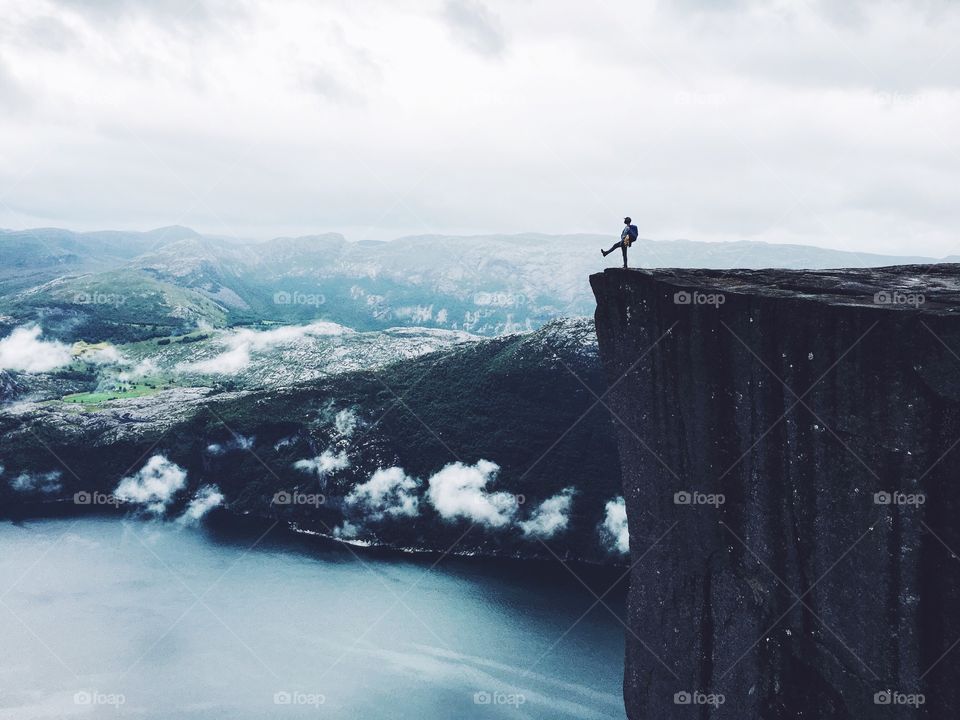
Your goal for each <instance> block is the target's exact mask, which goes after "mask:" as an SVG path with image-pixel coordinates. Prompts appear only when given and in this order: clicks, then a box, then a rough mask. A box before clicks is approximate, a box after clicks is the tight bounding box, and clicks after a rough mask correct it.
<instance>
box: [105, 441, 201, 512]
mask: <svg viewBox="0 0 960 720" xmlns="http://www.w3.org/2000/svg"><path fill="white" fill-rule="evenodd" d="M186 483H187V472H186V470H184V469H183V468H182V467H180V466H179V465H177V464H176V463H174V462H171V461H170V460H167V458H165V457H164V456H163V455H154V456H153V457H151V458H150V459H149V460H147V463H146V465H144V466H143V467H142V468H141V469H140V470H139V471H138V472H137V473H136V474H134V475H131V476H129V477H125V478H123V479H122V480H121V481H120V484H119V485H117V489H116V490H115V491H114V495H115V496H116V497H117V498H119V499H121V500H126V501H127V502H132V503H136V504H137V505H143V506H145V508H146V510H147V511H148V512H150V513H153V514H154V515H162V514H163V513H164V512H165V511H166V509H167V505H169V504H170V502H171V501H172V500H173V497H174V495H176V494H177V493H178V492H179V491H180V490H182V489H183V487H184V485H186Z"/></svg>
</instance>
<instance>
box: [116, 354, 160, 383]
mask: <svg viewBox="0 0 960 720" xmlns="http://www.w3.org/2000/svg"><path fill="white" fill-rule="evenodd" d="M158 370H159V368H158V367H157V363H156V362H155V361H154V360H153V358H144V359H143V360H141V361H140V362H138V363H137V364H136V365H134V366H133V367H132V368H130V369H129V370H124V371H123V372H121V373H120V374H119V375H118V376H117V377H118V378H119V379H120V380H122V381H123V382H130V381H131V380H139V379H140V378H142V377H146V376H147V375H154V374H156V373H157V371H158Z"/></svg>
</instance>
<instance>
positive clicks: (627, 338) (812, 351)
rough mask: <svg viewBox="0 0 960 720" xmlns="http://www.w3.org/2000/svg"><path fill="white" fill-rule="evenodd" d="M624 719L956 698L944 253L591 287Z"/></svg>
mask: <svg viewBox="0 0 960 720" xmlns="http://www.w3.org/2000/svg"><path fill="white" fill-rule="evenodd" d="M590 283H591V286H592V288H593V291H594V294H595V296H596V299H597V310H596V315H595V319H596V328H597V335H598V339H599V343H600V354H601V358H602V361H603V364H604V368H605V372H606V377H607V381H608V388H609V389H608V391H607V394H606V395H605V396H604V397H603V402H604V403H605V404H606V405H607V407H608V409H609V411H610V412H611V415H612V416H613V418H614V422H615V424H616V426H617V432H618V440H619V452H620V460H621V465H622V469H623V482H624V497H625V499H626V506H627V515H628V519H629V527H630V542H631V563H632V564H631V589H630V594H629V601H628V625H629V628H628V633H627V657H626V671H625V683H624V695H625V700H626V705H627V713H628V715H629V717H630V718H631V719H632V720H639V719H644V720H647V719H651V718H658V719H659V718H674V717H677V718H681V717H697V718H701V719H704V718H711V719H726V718H731V719H733V718H736V719H737V720H740V719H745V718H763V719H764V720H768V719H771V718H804V719H806V720H813V719H817V718H824V719H826V718H831V719H836V718H858V719H859V718H870V719H871V720H872V719H874V718H886V717H890V718H916V717H931V718H945V717H952V716H954V715H955V712H956V708H957V707H960V612H958V610H960V604H958V601H960V560H958V558H957V556H956V555H955V554H954V552H955V551H960V531H958V524H960V520H958V518H960V512H958V511H960V488H958V485H957V483H958V476H960V473H958V471H960V447H957V446H958V444H960V265H950V264H943V265H923V266H899V267H886V268H868V269H856V270H831V271H790V270H752V271H748V270H733V271H712V270H670V269H665V270H652V271H646V270H620V269H609V270H606V271H605V272H602V273H597V274H595V275H592V276H591V277H590Z"/></svg>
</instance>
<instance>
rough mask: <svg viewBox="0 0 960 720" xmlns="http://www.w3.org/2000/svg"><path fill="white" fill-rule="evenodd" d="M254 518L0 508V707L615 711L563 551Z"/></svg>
mask: <svg viewBox="0 0 960 720" xmlns="http://www.w3.org/2000/svg"><path fill="white" fill-rule="evenodd" d="M260 534H261V532H260V531H258V532H256V533H250V532H230V533H226V532H225V531H222V530H221V531H217V532H213V531H210V530H202V529H195V528H194V529H190V528H181V527H179V526H177V525H174V524H159V523H146V522H141V521H135V520H120V519H117V518H84V519H80V520H44V521H27V522H25V523H22V524H17V525H14V524H11V523H2V524H0V718H17V720H20V719H21V718H24V719H28V718H62V717H87V718H112V719H117V718H157V719H160V718H163V719H164V720H167V719H168V718H195V719H197V720H200V719H202V720H208V719H213V718H224V719H226V718H229V719H231V720H241V719H245V718H279V719H281V720H282V719H283V718H291V719H293V718H305V717H310V718H331V719H337V720H340V719H343V720H378V719H380V718H383V719H386V718H391V719H393V718H416V719H417V720H449V719H450V718H618V719H621V720H622V718H624V717H625V715H624V712H623V704H622V700H621V694H620V691H621V681H622V677H621V676H622V667H623V644H624V639H623V638H624V628H623V626H622V625H621V624H620V622H619V621H618V620H617V618H616V617H614V616H613V615H612V614H611V613H610V612H609V611H608V610H607V609H605V608H604V607H603V606H601V605H597V606H595V607H594V608H593V609H592V610H590V607H591V605H593V604H594V602H595V598H594V597H593V595H591V594H590V593H589V592H588V590H587V589H586V588H585V587H584V586H583V585H582V584H581V582H580V581H579V580H577V579H576V578H574V577H573V576H572V575H571V574H570V573H569V572H568V571H567V570H566V569H564V568H563V567H560V566H544V565H536V564H522V563H516V562H494V561H480V560H469V559H456V560H450V559H448V560H444V561H443V562H441V563H440V564H438V565H437V566H436V567H433V568H432V569H431V565H432V564H433V562H434V561H435V558H433V557H429V558H427V557H424V558H411V557H408V556H391V555H384V554H382V553H381V554H371V553H368V552H367V553H364V552H361V553H357V554H354V553H353V552H350V551H347V550H344V549H343V548H335V547H328V546H326V545H320V546H318V545H317V543H316V542H308V541H306V540H298V539H292V538H290V537H289V536H288V535H284V534H282V533H279V532H277V531H273V532H270V533H268V534H267V535H266V536H265V537H263V538H261V539H260V541H259V542H257V543H256V545H254V543H255V542H256V541H257V539H258V537H259V536H260ZM251 546H253V547H251ZM575 570H576V571H577V573H578V574H580V575H581V576H582V577H583V578H584V579H585V580H586V581H587V583H588V584H590V585H591V586H592V587H593V589H594V591H595V592H596V593H597V594H601V593H603V592H604V591H605V590H606V589H607V587H608V586H609V585H610V583H611V582H612V580H613V578H615V576H616V574H611V573H609V572H600V571H589V570H584V569H582V568H575ZM604 601H605V602H606V603H607V604H609V605H610V607H611V608H614V609H615V610H616V611H618V612H620V611H622V605H623V592H622V588H619V587H618V588H617V589H615V590H614V591H613V592H611V593H610V595H608V596H607V597H606V598H605V600H604Z"/></svg>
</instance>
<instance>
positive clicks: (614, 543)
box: [600, 497, 630, 555]
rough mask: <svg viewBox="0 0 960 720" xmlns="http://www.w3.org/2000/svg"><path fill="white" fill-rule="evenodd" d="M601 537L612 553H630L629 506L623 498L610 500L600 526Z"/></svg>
mask: <svg viewBox="0 0 960 720" xmlns="http://www.w3.org/2000/svg"><path fill="white" fill-rule="evenodd" d="M600 536H601V537H602V538H603V541H604V545H605V547H606V548H607V549H608V550H609V551H610V552H615V553H620V554H622V555H626V554H627V553H628V552H630V533H629V531H628V530H627V506H626V504H625V503H624V501H623V498H622V497H616V498H614V499H613V500H610V501H609V502H608V503H607V506H606V514H605V515H604V518H603V523H602V524H601V526H600Z"/></svg>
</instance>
